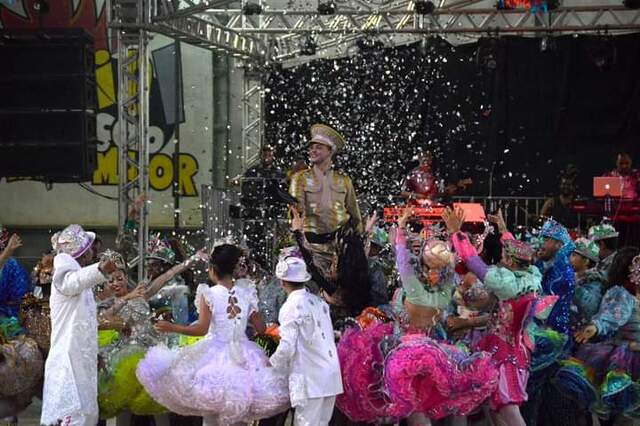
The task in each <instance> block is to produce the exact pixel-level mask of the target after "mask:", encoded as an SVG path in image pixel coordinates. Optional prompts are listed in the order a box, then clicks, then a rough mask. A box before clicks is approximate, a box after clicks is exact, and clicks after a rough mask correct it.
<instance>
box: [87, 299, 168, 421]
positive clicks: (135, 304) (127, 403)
mask: <svg viewBox="0 0 640 426" xmlns="http://www.w3.org/2000/svg"><path fill="white" fill-rule="evenodd" d="M114 314H115V315H116V316H118V317H119V318H120V319H122V320H123V321H124V322H125V323H126V324H127V325H128V326H129V327H130V332H129V333H126V334H125V333H120V334H119V338H118V340H116V341H115V342H113V343H111V344H109V345H107V346H105V347H102V348H101V349H100V352H99V357H100V358H101V359H102V363H103V364H104V368H102V369H101V370H100V371H99V376H98V405H99V407H100V417H101V418H103V419H109V418H112V417H115V416H117V415H118V414H120V412H122V411H123V410H125V409H128V410H129V411H130V412H131V413H133V414H137V415H152V414H160V413H163V412H165V411H167V410H166V409H165V408H164V407H162V406H161V405H160V404H158V403H157V402H155V401H154V400H153V399H152V398H151V397H150V396H149V394H148V393H147V392H146V391H145V389H144V388H143V387H142V385H141V384H140V382H139V381H138V378H137V377H136V368H137V366H138V363H139V362H140V360H141V359H142V358H143V357H144V355H145V353H146V351H147V348H149V347H151V346H153V345H156V344H158V343H160V341H161V340H162V339H161V337H160V335H159V334H158V333H157V332H156V331H155V329H154V328H153V325H152V323H151V309H150V308H149V304H148V303H147V302H146V301H145V300H144V299H143V298H140V297H139V298H135V299H131V300H127V301H125V302H124V305H122V307H121V308H120V309H119V310H118V311H117V312H115V313H114Z"/></svg>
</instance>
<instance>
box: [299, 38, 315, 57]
mask: <svg viewBox="0 0 640 426" xmlns="http://www.w3.org/2000/svg"><path fill="white" fill-rule="evenodd" d="M317 50H318V45H317V44H316V41H315V40H314V39H313V37H311V36H307V38H305V40H304V42H302V43H301V44H300V55H301V56H313V55H315V54H316V51H317Z"/></svg>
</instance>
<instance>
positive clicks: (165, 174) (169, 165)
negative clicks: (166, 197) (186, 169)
mask: <svg viewBox="0 0 640 426" xmlns="http://www.w3.org/2000/svg"><path fill="white" fill-rule="evenodd" d="M172 183H173V162H172V161H171V157H169V156H168V155H167V154H155V155H154V156H153V157H151V159H150V160H149V186H151V188H153V189H155V190H156V191H164V190H165V189H167V188H169V187H170V186H171V184H172Z"/></svg>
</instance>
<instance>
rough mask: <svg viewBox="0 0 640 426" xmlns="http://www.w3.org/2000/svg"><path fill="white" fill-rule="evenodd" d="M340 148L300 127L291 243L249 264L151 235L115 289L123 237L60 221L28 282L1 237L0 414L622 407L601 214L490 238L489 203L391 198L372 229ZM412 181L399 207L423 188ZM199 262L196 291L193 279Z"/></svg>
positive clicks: (522, 418) (242, 416)
mask: <svg viewBox="0 0 640 426" xmlns="http://www.w3.org/2000/svg"><path fill="white" fill-rule="evenodd" d="M343 147H344V140H343V138H342V136H341V135H340V134H339V133H338V132H336V131H335V130H334V129H331V128H330V127H328V126H324V125H315V126H313V127H312V129H311V139H310V144H309V152H308V153H309V162H310V164H311V165H310V167H307V168H303V169H302V170H300V171H298V172H297V173H295V174H294V175H292V176H291V182H290V188H289V191H290V194H291V196H292V200H294V202H295V204H294V205H292V206H291V207H290V231H291V232H290V239H291V240H290V241H291V244H290V246H288V247H286V248H285V249H283V250H282V251H281V253H280V256H279V259H278V262H277V265H276V266H275V270H274V271H267V273H266V274H264V271H262V272H261V270H260V268H257V267H256V266H255V265H256V264H255V263H254V261H253V259H252V254H251V252H250V251H248V250H247V249H246V248H243V247H241V246H239V245H236V244H232V243H229V242H225V243H220V244H216V245H215V247H214V249H213V250H212V252H211V253H205V252H203V251H200V252H197V253H196V254H194V255H192V256H190V257H188V256H187V255H186V254H185V253H184V250H182V249H181V247H179V244H177V242H176V241H173V240H170V239H162V238H160V237H156V238H154V239H153V240H152V241H151V243H150V244H149V247H148V248H147V250H148V251H147V253H146V258H147V260H148V262H149V263H148V265H147V266H148V268H147V269H148V279H147V280H146V281H145V282H142V283H133V282H132V281H131V278H130V274H129V272H130V271H129V268H128V262H127V260H128V259H127V253H126V241H127V238H126V237H123V238H120V239H119V244H118V249H119V250H121V251H122V252H120V253H119V252H118V251H112V250H103V249H102V247H101V243H100V240H99V238H98V237H97V236H96V235H95V234H94V233H92V232H87V231H85V230H84V229H83V228H82V227H81V226H79V225H69V226H68V227H67V228H65V229H64V230H62V231H60V232H58V233H56V234H55V235H54V236H53V238H52V251H51V253H48V254H46V255H44V256H43V258H42V259H41V261H40V262H39V263H38V265H37V267H36V268H35V270H34V272H33V274H32V276H31V277H30V276H29V275H28V274H27V272H26V271H25V270H24V269H23V268H22V267H21V266H20V265H19V263H18V262H17V261H16V260H15V259H14V258H13V254H14V251H15V250H17V249H18V248H19V247H20V246H21V244H22V243H21V241H20V238H19V237H18V236H17V235H9V233H8V232H6V231H4V232H3V233H2V237H1V238H0V251H1V254H0V268H2V271H1V275H0V339H1V341H0V344H1V345H0V383H2V385H1V386H0V417H7V419H8V421H15V419H14V420H11V417H12V416H17V414H18V413H19V412H20V411H21V410H23V409H24V408H25V407H26V406H28V405H29V404H30V402H31V400H32V398H33V397H36V396H38V397H40V398H42V401H43V406H42V415H41V424H43V425H56V424H62V425H95V424H98V423H99V422H100V421H102V420H104V419H109V418H113V417H116V418H117V423H118V424H119V425H128V424H134V425H142V424H144V425H148V424H156V425H165V424H167V425H168V424H173V425H184V424H192V423H193V422H194V421H195V420H194V418H193V417H194V416H196V417H202V421H203V424H204V425H241V424H249V423H251V422H255V421H259V423H260V424H261V425H265V426H268V425H283V424H285V418H286V417H287V416H286V414H287V413H288V412H291V411H293V413H292V414H291V415H292V416H293V419H294V424H295V425H306V426H321V425H328V424H335V425H348V424H394V423H404V424H408V425H430V424H436V423H439V422H447V424H452V425H464V424H471V423H474V422H477V421H484V422H485V423H484V424H493V425H514V426H517V425H525V424H527V425H536V424H538V425H556V424H557V425H589V424H592V421H593V418H594V417H598V418H599V419H600V423H601V424H616V425H627V424H634V421H637V419H639V418H640V305H639V295H640V250H639V249H638V248H636V247H632V246H626V247H618V246H617V241H618V236H619V235H618V233H617V231H616V230H615V228H614V227H613V226H612V225H610V224H607V223H602V224H599V225H595V226H593V227H591V228H590V229H589V230H588V233H587V235H586V236H585V237H581V238H577V239H575V240H573V239H572V238H571V237H570V235H569V232H568V231H567V229H566V228H565V227H564V226H562V225H561V224H560V223H558V222H556V221H555V220H553V219H548V220H547V221H546V222H545V223H544V225H543V226H542V227H541V229H537V230H532V229H529V230H526V232H514V233H511V232H510V231H509V230H508V229H507V225H506V223H505V221H504V219H503V216H502V214H501V213H500V212H499V211H498V212H496V214H495V215H489V216H488V219H489V221H490V222H491V226H488V225H485V229H484V230H483V231H481V232H473V231H469V229H468V228H465V217H464V211H462V210H456V209H452V208H447V209H446V210H445V211H444V213H443V215H442V226H434V227H425V228H423V229H419V228H416V227H415V226H414V224H412V214H413V213H412V209H411V208H406V209H405V210H404V213H403V214H402V216H401V217H400V218H399V220H398V222H397V224H396V225H393V226H387V227H384V226H381V224H380V222H379V221H378V220H377V217H376V216H375V215H373V216H372V217H370V218H368V219H366V220H364V219H363V218H362V216H361V214H360V211H359V208H358V201H357V197H356V193H355V190H354V187H353V185H352V183H351V180H350V178H349V177H348V176H347V175H345V174H343V173H341V172H338V171H336V170H334V169H333V168H332V158H333V155H334V154H335V153H336V152H338V151H340V150H341V149H342V148H343ZM421 167H424V165H423V166H421ZM412 179H414V180H415V181H413V182H412V183H408V184H407V188H406V192H407V198H409V199H411V198H419V197H413V195H414V194H415V192H416V191H415V187H412V185H413V186H415V185H422V186H425V185H426V186H429V185H432V184H431V183H425V182H422V181H421V179H420V178H419V177H415V176H413V177H412ZM465 184H466V183H465V182H460V183H459V184H458V185H454V187H453V188H448V189H447V188H444V192H451V191H453V190H454V189H455V187H457V186H460V185H462V186H464V185H465ZM423 189H424V188H423ZM429 191H431V189H429ZM432 195H433V194H432ZM134 218H135V213H134V214H133V215H132V219H134ZM128 228H130V229H131V228H134V227H133V226H128ZM491 229H495V233H496V235H493V236H492V237H493V239H494V240H495V241H496V242H499V247H498V248H499V255H498V256H495V255H494V254H492V253H491V251H492V250H491V249H490V248H489V244H488V243H487V242H488V236H489V231H490V230H491ZM123 247H124V248H123ZM201 262H208V279H209V281H210V282H208V283H205V284H199V285H197V286H196V285H195V283H193V276H192V274H191V275H190V274H189V272H190V269H191V268H193V267H194V266H195V265H197V264H198V263H201ZM594 415H595V416H594ZM101 419H102V420H101ZM483 419H484V420H483Z"/></svg>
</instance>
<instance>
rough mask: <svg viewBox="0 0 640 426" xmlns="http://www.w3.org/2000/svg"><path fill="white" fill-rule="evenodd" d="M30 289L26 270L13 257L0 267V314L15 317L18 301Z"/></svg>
mask: <svg viewBox="0 0 640 426" xmlns="http://www.w3.org/2000/svg"><path fill="white" fill-rule="evenodd" d="M30 290H31V280H30V279H29V274H28V273H27V271H26V270H25V269H24V268H23V267H22V266H20V264H19V263H18V261H17V260H15V259H14V258H13V257H10V258H9V259H7V261H6V263H5V264H4V266H3V267H2V269H0V316H7V317H17V316H18V311H19V310H20V301H21V300H22V298H23V297H24V295H25V294H26V293H27V292H29V291H30Z"/></svg>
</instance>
